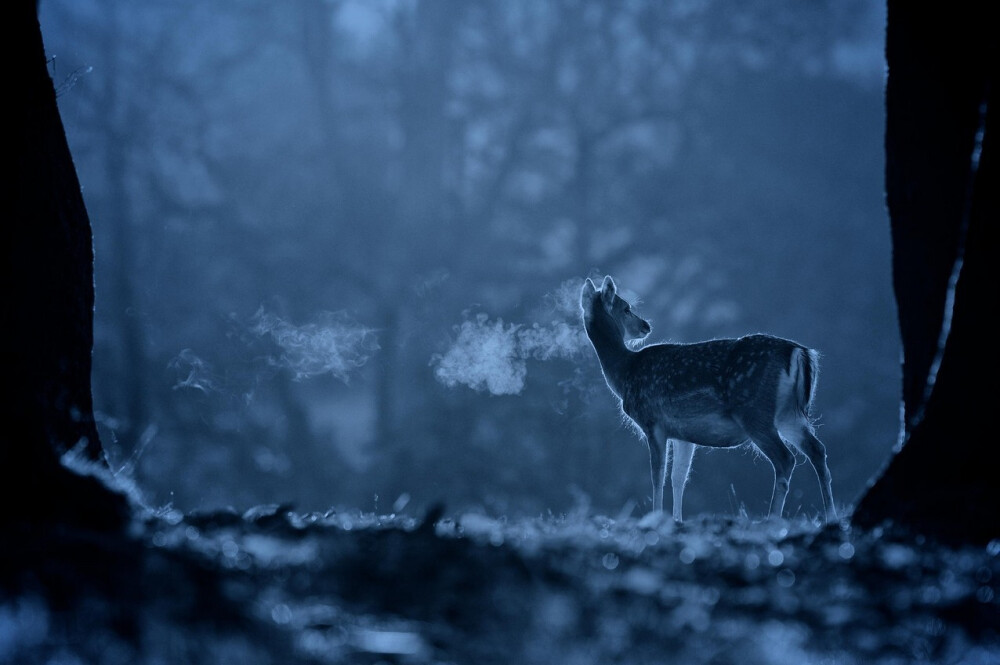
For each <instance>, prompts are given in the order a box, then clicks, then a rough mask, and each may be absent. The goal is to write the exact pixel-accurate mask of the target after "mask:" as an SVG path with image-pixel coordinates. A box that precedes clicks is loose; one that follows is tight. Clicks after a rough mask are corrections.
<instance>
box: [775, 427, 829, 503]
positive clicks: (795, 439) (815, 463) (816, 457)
mask: <svg viewBox="0 0 1000 665" xmlns="http://www.w3.org/2000/svg"><path fill="white" fill-rule="evenodd" d="M781 433H782V435H784V436H785V437H786V438H787V439H788V440H789V443H791V444H792V445H793V446H795V447H796V448H798V449H799V450H801V451H802V452H803V453H805V455H806V457H807V458H809V463H810V464H812V468H813V469H814V470H815V471H816V478H818V479H819V491H820V495H821V496H822V497H823V510H824V511H825V513H826V520H827V521H828V522H833V521H835V520H836V519H837V509H836V507H834V505H833V484H832V476H831V475H830V467H829V466H828V465H827V463H826V447H825V446H824V445H823V443H822V442H821V441H820V440H819V439H818V438H816V435H815V434H814V433H813V431H812V428H811V427H810V426H809V424H808V423H805V422H800V423H796V424H791V425H790V426H788V427H783V428H782V429H781Z"/></svg>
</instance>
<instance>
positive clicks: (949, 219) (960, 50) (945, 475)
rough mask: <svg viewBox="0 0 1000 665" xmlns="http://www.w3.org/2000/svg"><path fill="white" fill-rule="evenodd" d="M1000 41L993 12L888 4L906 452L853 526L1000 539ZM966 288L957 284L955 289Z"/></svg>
mask: <svg viewBox="0 0 1000 665" xmlns="http://www.w3.org/2000/svg"><path fill="white" fill-rule="evenodd" d="M996 33H997V31H996V28H995V23H993V22H991V21H990V20H988V18H987V13H986V8H985V6H984V5H980V4H977V3H959V4H958V5H956V6H954V7H952V8H949V10H948V11H947V12H941V11H936V10H934V9H932V8H931V7H930V6H925V5H922V4H920V3H911V2H905V1H901V0H889V3H888V29H887V37H886V60H887V64H888V70H889V72H888V82H887V88H886V136H885V151H886V195H887V201H888V207H889V215H890V219H891V226H892V240H893V284H894V289H895V293H896V300H897V306H898V313H899V326H900V332H901V336H902V343H903V391H902V394H903V409H904V419H905V422H904V424H903V441H902V449H901V450H900V451H899V452H898V454H896V455H895V457H894V458H893V459H892V460H891V462H890V463H889V464H888V466H887V468H886V469H885V470H884V472H883V473H882V474H881V476H880V477H879V478H878V480H877V482H875V483H874V485H873V486H872V487H871V488H870V489H869V490H868V491H867V492H866V494H865V495H864V496H863V497H862V499H861V501H860V502H859V504H858V506H857V509H856V511H855V514H854V521H855V522H856V523H857V524H859V525H862V526H874V525H876V524H879V523H882V522H884V521H886V520H890V521H894V522H897V523H900V524H903V525H906V526H908V527H910V528H912V529H914V530H916V531H919V532H922V533H926V534H929V535H934V536H938V537H941V538H944V539H947V540H953V541H967V542H986V541H988V540H989V539H992V538H996V537H998V536H1000V482H997V478H996V469H995V466H994V465H991V464H990V463H988V462H987V460H986V457H987V455H988V454H989V449H990V448H991V447H992V445H993V442H992V438H993V437H992V435H991V434H990V432H991V431H992V425H993V424H994V423H993V414H992V412H991V409H992V408H994V405H993V401H994V400H993V389H992V381H993V377H994V373H993V369H994V367H995V365H996V362H995V356H994V355H993V353H992V342H993V337H994V334H995V333H994V328H993V325H992V323H991V322H992V321H994V320H995V316H996V307H997V297H996V285H997V283H998V282H997V274H996V272H997V262H996V234H995V233H992V232H990V231H988V230H987V226H989V225H992V226H995V225H996V222H997V220H998V219H1000V215H998V210H997V191H998V184H1000V183H998V180H997V171H996V163H995V156H994V155H993V152H992V150H993V146H992V143H991V142H992V141H993V138H992V136H991V134H990V122H991V120H990V113H989V112H990V109H991V108H993V109H995V108H996V105H995V103H996V86H995V81H994V79H995V77H996V62H997V61H998V60H997V55H998V54H997V48H996ZM956 280H957V281H956Z"/></svg>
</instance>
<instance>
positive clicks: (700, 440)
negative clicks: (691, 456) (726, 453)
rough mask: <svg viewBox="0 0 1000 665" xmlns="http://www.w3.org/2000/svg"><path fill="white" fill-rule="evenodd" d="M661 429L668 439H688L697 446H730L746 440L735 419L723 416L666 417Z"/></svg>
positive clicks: (740, 443)
mask: <svg viewBox="0 0 1000 665" xmlns="http://www.w3.org/2000/svg"><path fill="white" fill-rule="evenodd" d="M663 430H664V433H665V434H666V437H667V438H669V439H681V440H682V441H690V442H691V443H695V444H698V445H699V446H710V447H713V448H732V447H733V446H739V445H742V444H744V443H746V442H747V435H746V434H745V433H744V432H743V428H742V427H740V426H739V424H738V423H736V421H734V420H733V419H731V418H726V417H724V416H701V417H697V416H695V417H687V418H668V419H664V421H663Z"/></svg>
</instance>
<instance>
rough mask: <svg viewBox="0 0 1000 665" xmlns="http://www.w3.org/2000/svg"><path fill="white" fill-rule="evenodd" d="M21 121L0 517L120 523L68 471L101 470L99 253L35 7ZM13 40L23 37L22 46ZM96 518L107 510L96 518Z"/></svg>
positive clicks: (25, 16)
mask: <svg viewBox="0 0 1000 665" xmlns="http://www.w3.org/2000/svg"><path fill="white" fill-rule="evenodd" d="M6 27H7V30H8V31H9V32H10V34H9V35H8V37H9V38H8V40H7V42H8V43H9V44H20V45H21V46H20V47H19V48H17V49H12V57H13V59H14V61H13V62H12V63H11V68H10V69H11V71H13V72H14V73H15V74H14V81H13V86H12V87H13V89H12V90H9V95H8V96H7V100H8V102H7V103H8V105H9V107H13V113H12V114H11V115H10V116H8V117H9V120H8V122H7V123H6V124H5V126H6V131H7V137H6V140H5V145H8V146H10V147H9V149H8V150H5V155H6V156H7V158H8V159H9V160H10V161H9V163H8V168H7V169H6V172H7V173H10V174H14V176H13V183H12V188H11V191H10V193H9V195H8V197H7V201H8V203H7V207H6V209H7V218H6V236H7V248H8V249H7V253H8V259H7V262H6V270H5V273H4V279H5V282H6V292H7V297H6V302H7V308H8V309H7V313H8V314H7V319H6V321H5V323H4V326H3V328H4V334H5V336H6V339H5V340H4V344H3V354H4V367H5V368H6V369H7V372H8V373H7V377H8V390H7V397H6V398H5V404H6V406H5V408H6V409H7V414H6V415H7V417H6V419H5V422H4V426H3V428H2V432H0V476H2V477H0V487H2V489H0V517H2V518H25V517H26V518H29V519H49V518H51V519H62V518H68V519H70V520H72V521H79V522H80V523H86V524H91V525H105V526H110V525H116V524H120V523H122V521H123V519H124V518H125V516H126V514H127V510H126V509H125V505H126V504H125V500H124V498H123V497H122V496H121V495H119V494H117V493H115V492H111V491H110V490H108V488H107V487H105V486H104V484H103V483H102V482H101V481H99V480H98V479H97V478H96V477H95V476H89V475H88V476H83V475H79V474H77V473H75V472H72V471H70V470H68V469H67V468H65V467H64V466H62V464H61V463H60V460H59V456H60V455H61V454H62V453H64V452H66V451H67V450H70V449H75V450H77V451H78V453H79V455H80V456H81V457H82V458H83V459H84V460H87V461H89V462H91V463H92V464H93V465H94V467H95V468H96V467H97V465H99V464H100V463H102V461H103V453H102V448H101V442H100V439H99V438H98V435H97V429H96V426H95V424H94V414H93V405H92V399H91V389H90V370H91V351H92V347H93V310H94V281H93V248H92V238H91V230H90V221H89V219H88V217H87V211H86V208H85V207H84V202H83V196H82V194H81V192H80V183H79V181H78V180H77V176H76V170H75V167H74V165H73V160H72V157H71V156H70V152H69V146H68V144H67V142H66V135H65V132H64V130H63V126H62V120H61V118H60V116H59V111H58V108H57V106H56V95H55V89H54V87H53V84H52V79H51V78H50V77H49V73H48V69H47V63H46V58H45V49H44V46H43V44H42V34H41V26H40V25H39V23H38V17H37V9H36V3H34V2H25V1H21V2H17V3H14V4H13V5H12V6H11V8H10V9H8V21H7V22H6ZM15 36H16V37H15ZM94 511H98V512H97V513H95V512H94Z"/></svg>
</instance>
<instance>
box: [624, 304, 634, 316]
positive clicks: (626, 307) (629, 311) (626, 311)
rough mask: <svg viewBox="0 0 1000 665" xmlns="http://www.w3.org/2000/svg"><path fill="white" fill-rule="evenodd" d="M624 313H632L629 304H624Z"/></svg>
mask: <svg viewBox="0 0 1000 665" xmlns="http://www.w3.org/2000/svg"><path fill="white" fill-rule="evenodd" d="M625 313H626V314H631V313H632V307H631V306H630V305H625Z"/></svg>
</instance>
